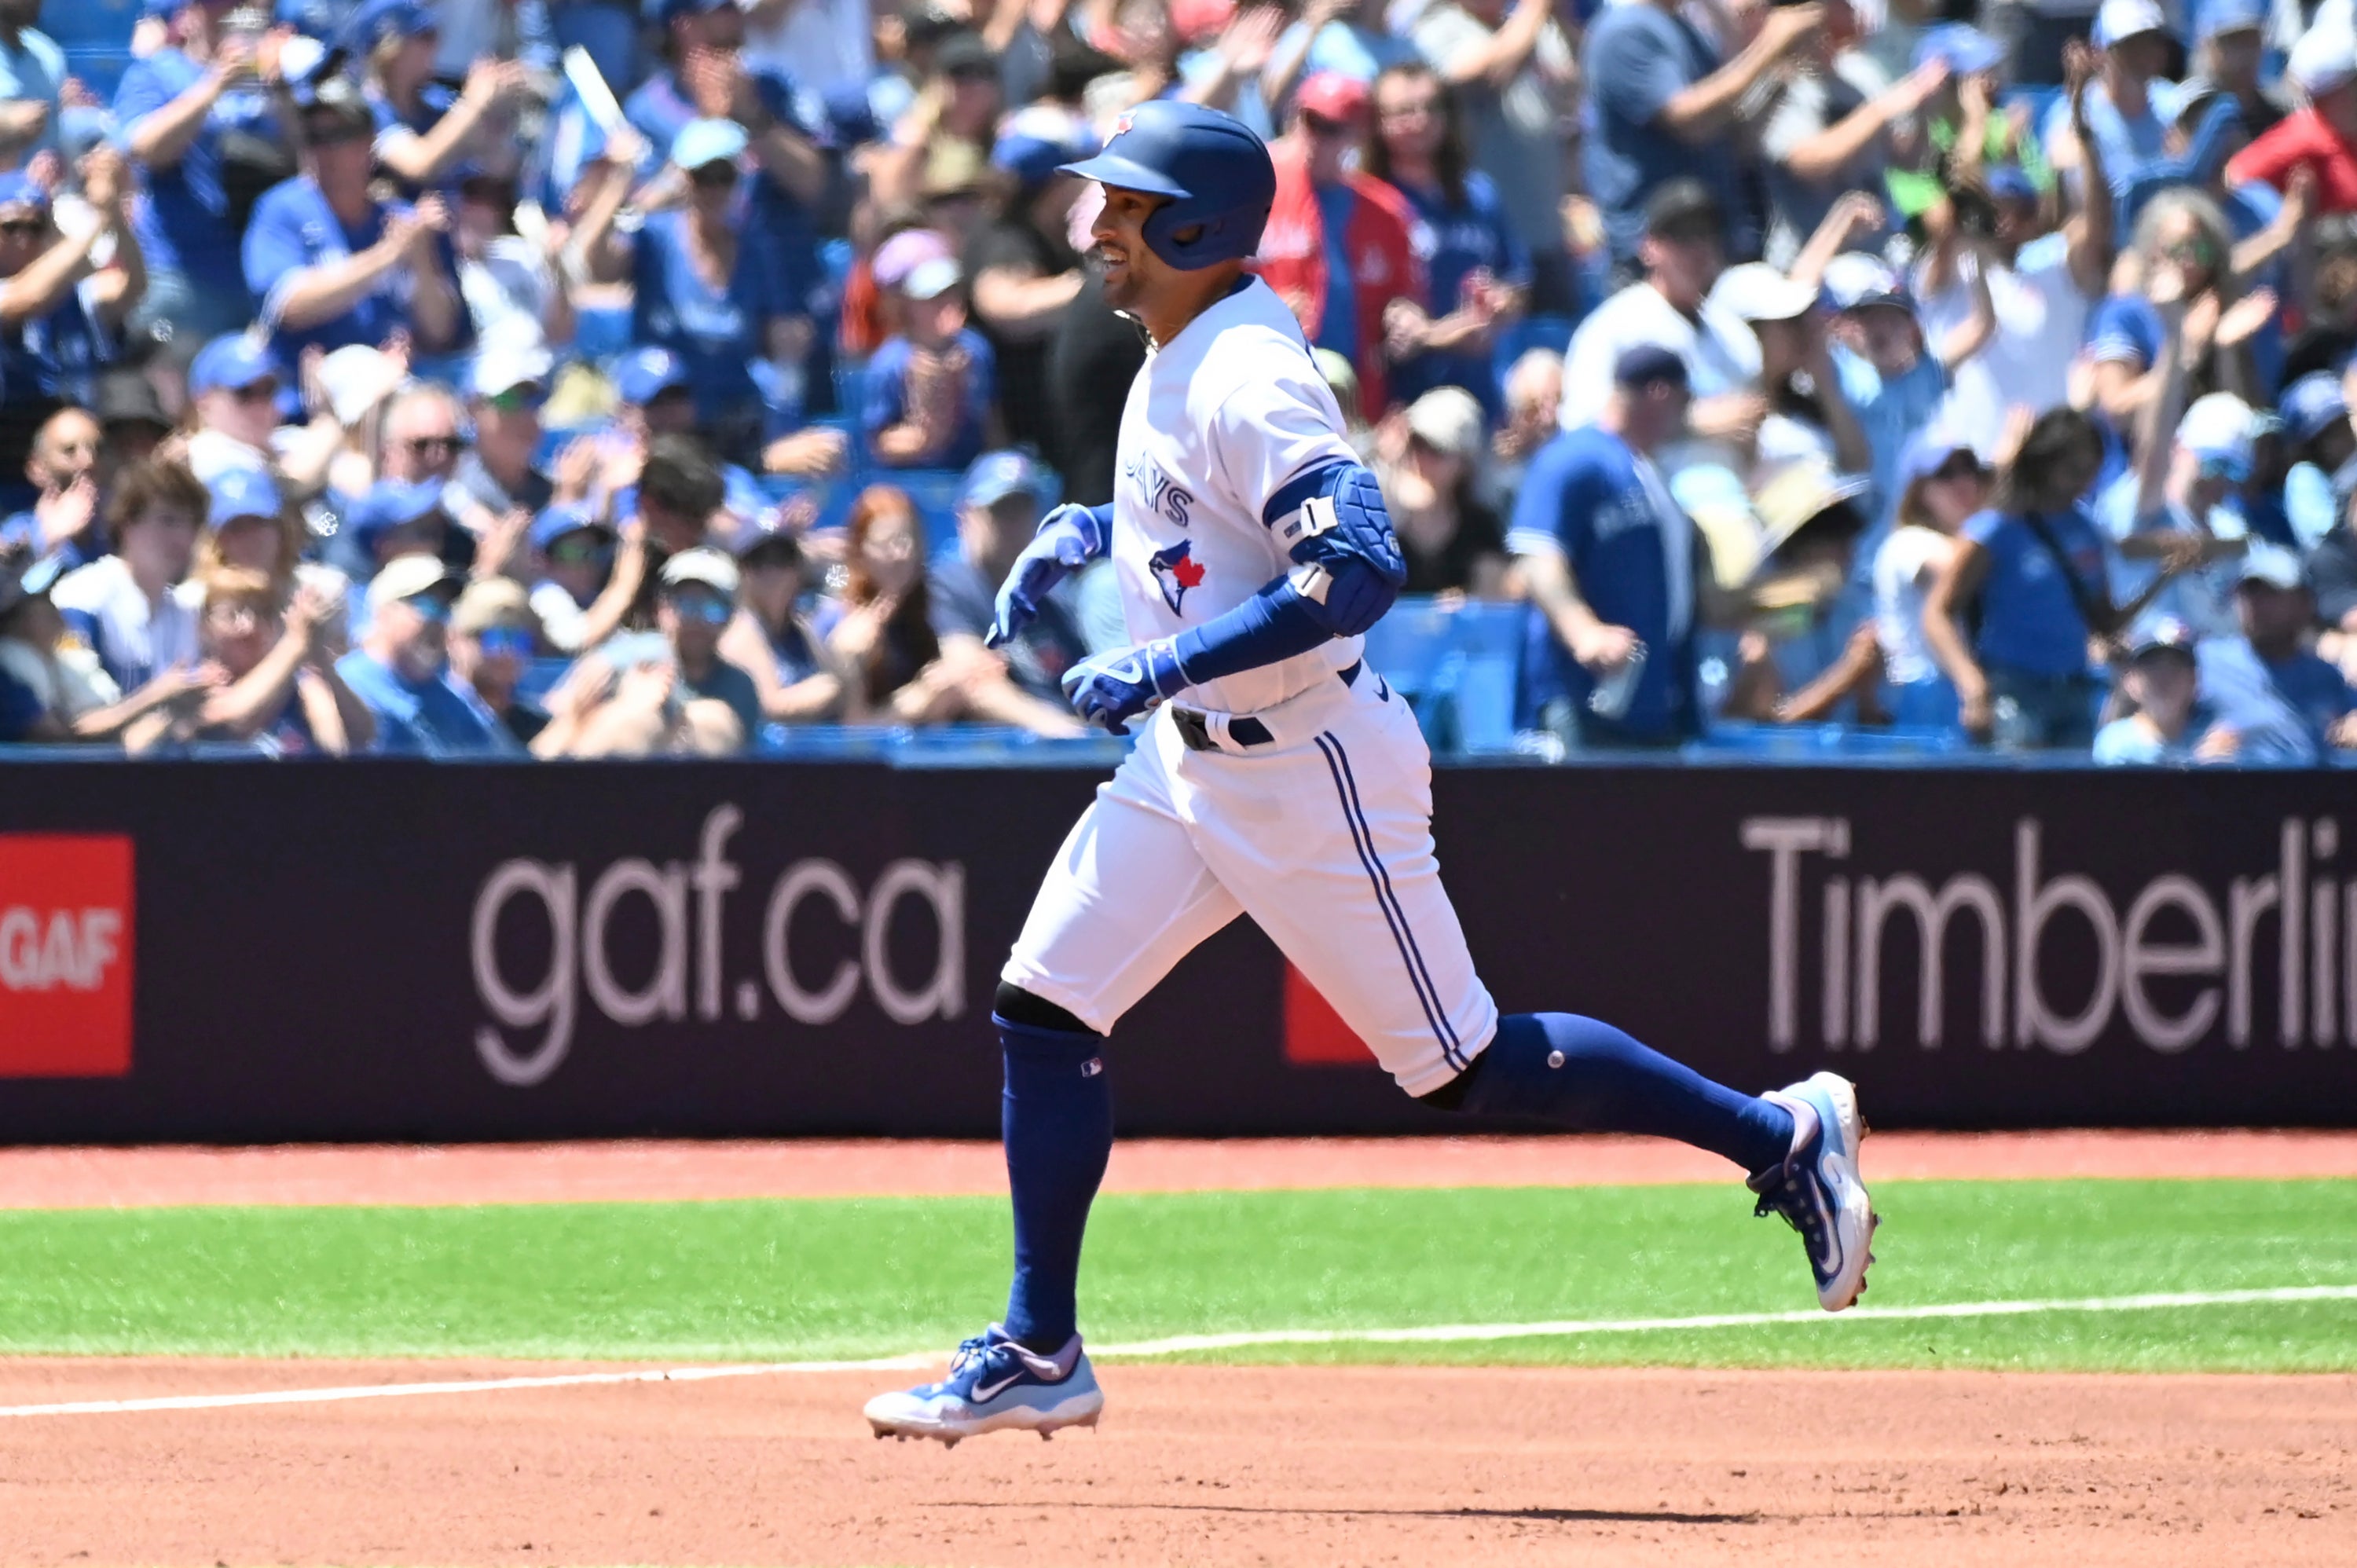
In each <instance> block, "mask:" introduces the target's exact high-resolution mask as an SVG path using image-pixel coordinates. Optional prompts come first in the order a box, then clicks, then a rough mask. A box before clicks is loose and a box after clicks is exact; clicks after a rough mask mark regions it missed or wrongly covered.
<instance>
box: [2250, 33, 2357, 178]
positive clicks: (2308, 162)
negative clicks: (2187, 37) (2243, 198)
mask: <svg viewBox="0 0 2357 1568" xmlns="http://www.w3.org/2000/svg"><path fill="white" fill-rule="evenodd" d="M2284 76H2285V80H2286V81H2289V82H2290V83H2291V85H2292V86H2293V87H2294V88H2295V89H2296V90H2297V91H2298V94H2299V99H2300V106H2299V107H2298V109H2296V110H2294V111H2293V112H2292V113H2289V114H2287V115H2286V116H2284V118H2283V119H2282V120H2281V121H2280V122H2278V123H2277V124H2276V125H2275V126H2274V128H2273V129H2271V130H2268V131H2266V133H2264V134H2261V135H2259V136H2257V137H2255V139H2253V141H2252V143H2251V145H2249V146H2247V147H2244V149H2243V150H2242V151H2241V152H2239V153H2236V154H2235V155H2234V156H2233V158H2232V159H2231V160H2229V161H2228V163H2227V165H2226V178H2227V181H2228V183H2230V184H2233V185H2244V184H2250V183H2253V182H2256V183H2258V184H2262V185H2269V186H2273V187H2274V188H2276V189H2277V190H2280V191H2289V190H2290V188H2291V182H2292V177H2293V175H2294V174H2295V173H2296V172H2297V171H2299V170H2303V169H2304V170H2306V171H2307V173H2308V177H2309V179H2311V180H2312V181H2314V182H2315V183H2314V195H2313V197H2312V198H2311V202H2312V205H2313V207H2314V209H2315V210H2316V211H2318V212H2357V32H2352V30H2351V29H2350V28H2349V27H2334V26H2318V27H2311V28H2309V31H2308V32H2307V33H2306V34H2305V35H2304V36H2303V37H2302V38H2300V40H2299V42H2298V44H2296V45H2294V46H2293V48H2292V51H2291V59H2290V62H2289V63H2288V65H2287V66H2286V68H2285V71H2284Z"/></svg>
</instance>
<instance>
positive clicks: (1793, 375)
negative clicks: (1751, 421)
mask: <svg viewBox="0 0 2357 1568" xmlns="http://www.w3.org/2000/svg"><path fill="white" fill-rule="evenodd" d="M1710 295H1711V302H1712V303H1713V304H1714V305H1716V306H1718V308H1719V309H1721V310H1723V311H1724V312H1726V314H1727V315H1728V316H1731V317H1735V318H1736V319H1738V320H1739V321H1743V322H1747V323H1749V326H1750V328H1751V331H1752V335H1753V336H1754V337H1755V338H1757V339H1758V340H1759V347H1758V349H1757V350H1756V352H1757V355H1758V358H1759V361H1760V391H1761V392H1763V393H1764V394H1765V395H1766V400H1767V411H1766V413H1765V414H1764V415H1763V416H1762V417H1761V419H1760V429H1759V434H1758V435H1756V436H1755V437H1754V443H1753V450H1754V451H1755V452H1756V454H1757V461H1758V467H1759V470H1760V474H1761V477H1762V478H1765V477H1767V476H1769V475H1771V474H1772V473H1773V472H1774V471H1775V470H1776V469H1778V468H1781V467H1783V466H1784V465H1786V464H1788V463H1798V462H1817V463H1824V464H1825V465H1827V466H1829V467H1837V468H1839V469H1841V470H1842V471H1843V472H1845V473H1852V474H1856V473H1864V472H1866V471H1867V469H1868V468H1870V467H1872V466H1873V462H1874V457H1873V453H1872V451H1871V450H1870V448H1869V447H1868V446H1867V439H1866V431H1865V429H1864V428H1863V427H1862V426H1861V425H1860V424H1858V420H1857V410H1855V409H1853V408H1852V407H1851V406H1850V403H1849V399H1848V397H1847V396H1846V394H1845V392H1844V390H1843V384H1842V379H1841V377H1840V376H1839V375H1838V374H1837V373H1836V372H1835V369H1834V363H1833V359H1832V345H1831V342H1830V341H1829V339H1828V338H1827V336H1826V331H1825V317H1824V312H1823V311H1821V310H1820V309H1818V308H1817V306H1818V297H1817V291H1816V290H1815V289H1814V288H1813V287H1811V286H1809V285H1806V284H1803V283H1799V282H1797V281H1795V280H1794V279H1792V278H1789V277H1786V276H1785V275H1784V274H1782V273H1780V272H1778V271H1777V270H1776V269H1775V268H1774V267H1771V266H1770V265H1769V264H1768V263H1765V262H1746V263H1743V265H1741V266H1739V267H1729V268H1728V269H1727V271H1726V272H1725V273H1724V274H1721V275H1720V277H1719V280H1718V282H1717V284H1716V285H1713V286H1712V288H1711V291H1710ZM1742 471H1743V470H1741V469H1738V473H1739V472H1742Z"/></svg>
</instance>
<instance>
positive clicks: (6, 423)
mask: <svg viewBox="0 0 2357 1568" xmlns="http://www.w3.org/2000/svg"><path fill="white" fill-rule="evenodd" d="M82 179H83V191H84V196H85V199H87V200H88V201H89V203H90V205H91V207H92V208H93V209H95V211H96V216H97V221H96V222H95V223H92V224H91V225H89V226H88V227H86V228H80V227H78V230H77V231H76V232H73V233H61V232H60V231H59V229H58V226H57V225H56V224H55V223H54V222H53V221H51V219H50V213H49V193H48V189H47V188H44V187H43V186H42V185H40V184H39V183H38V182H37V181H35V180H34V179H33V178H32V177H30V176H28V175H27V174H25V173H24V172H23V171H21V170H17V171H12V172H10V173H7V174H5V175H0V474H14V473H16V472H17V471H18V470H19V469H21V468H22V467H24V464H25V459H26V457H27V456H28V455H29V454H30V452H31V449H32V443H33V433H34V432H35V431H36V430H38V428H39V427H40V424H41V423H42V421H44V420H46V419H48V416H49V415H50V414H52V413H56V412H57V411H58V409H59V407H61V406H63V405H64V404H67V403H73V404H77V405H79V406H81V407H84V408H87V407H89V406H90V403H91V395H92V392H93V391H94V390H95V389H94V386H93V382H94V379H95V377H96V374H97V372H98V371H99V369H100V367H102V366H103V365H104V364H106V363H107V361H109V360H113V358H115V356H116V354H117V353H118V352H119V351H120V349H121V348H122V345H123V328H124V321H125V320H126V319H128V318H129V317H130V315H131V312H132V309H133V307H134V306H136V305H137V304H138V303H139V298H140V295H141V294H142V293H143V292H144V291H145V289H146V286H147V272H146V267H145V263H143V262H142V260H141V258H140V251H139V242H138V240H137V238H136V237H135V235H134V234H133V233H132V231H131V225H130V221H129V220H128V217H127V216H126V213H125V209H124V206H125V203H126V202H127V201H128V200H129V199H130V195H131V188H130V186H131V179H130V171H129V169H128V168H127V166H125V165H124V161H123V155H122V154H120V153H118V152H116V151H114V150H113V148H112V147H103V146H102V147H100V148H98V149H97V150H96V151H94V152H92V153H91V155H90V156H89V157H88V158H86V159H85V160H83V164H82ZM107 239H111V240H112V242H113V245H114V261H113V264H111V265H109V266H108V267H107V268H105V269H104V270H103V271H101V270H99V268H98V267H97V265H96V263H94V262H93V260H92V253H93V249H94V247H96V246H98V245H99V244H100V242H101V241H102V240H107Z"/></svg>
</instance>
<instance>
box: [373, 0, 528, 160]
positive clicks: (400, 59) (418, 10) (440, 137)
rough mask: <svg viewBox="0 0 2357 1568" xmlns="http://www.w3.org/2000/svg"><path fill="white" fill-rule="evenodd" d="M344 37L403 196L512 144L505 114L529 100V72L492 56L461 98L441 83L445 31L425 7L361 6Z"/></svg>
mask: <svg viewBox="0 0 2357 1568" xmlns="http://www.w3.org/2000/svg"><path fill="white" fill-rule="evenodd" d="M344 36H345V39H346V41H347V42H348V43H349V45H350V48H351V51H352V53H353V55H354V56H355V57H357V59H359V61H360V63H361V70H362V76H363V80H364V82H365V91H366V93H367V96H368V105H369V110H370V113H371V114H372V115H373V116H374V118H375V121H376V161H377V164H378V166H380V167H381V168H382V169H383V170H384V171H385V172H386V173H388V174H390V175H392V176H393V178H394V179H396V180H398V181H399V182H400V183H401V187H402V188H403V190H404V192H406V193H408V194H410V195H413V196H414V194H415V193H417V192H418V191H420V190H423V189H425V188H427V187H430V186H434V185H437V184H439V183H440V182H441V180H442V178H443V177H444V176H446V175H447V174H448V173H449V172H450V170H451V169H452V168H453V167H455V166H457V163H458V162H459V160H461V159H462V158H466V157H468V156H473V155H475V154H476V153H478V152H483V153H496V152H497V151H498V148H497V145H496V144H497V142H498V141H500V140H502V139H511V138H512V137H513V134H514V131H515V127H514V124H513V122H512V119H511V116H508V115H503V114H501V113H500V110H502V109H503V108H508V107H510V106H511V105H513V104H515V103H516V102H517V101H518V100H520V99H521V98H522V96H523V95H524V93H525V92H526V91H527V90H528V88H529V87H530V84H531V80H532V76H531V72H530V70H528V68H526V67H525V66H524V64H523V63H522V61H520V60H514V59H496V58H493V57H490V56H488V55H487V56H484V57H482V58H479V59H470V60H469V61H468V64H467V65H466V67H465V68H464V70H465V71H466V85H465V86H464V87H463V88H461V89H460V90H459V91H456V92H453V91H451V90H450V89H449V88H447V87H446V86H444V85H443V84H442V83H440V82H439V81H436V80H435V75H436V65H435V55H436V51H437V50H438V49H439V48H440V46H441V42H442V28H441V23H440V21H439V19H438V18H437V16H436V13H435V11H434V9H433V8H432V7H431V6H430V5H427V4H426V3H425V0H361V5H360V6H359V8H358V9H356V10H355V11H354V12H353V13H352V15H351V17H350V20H349V21H348V22H346V23H345V25H344ZM510 156H512V154H510Z"/></svg>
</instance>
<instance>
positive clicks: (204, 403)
mask: <svg viewBox="0 0 2357 1568" xmlns="http://www.w3.org/2000/svg"><path fill="white" fill-rule="evenodd" d="M283 381H284V378H283V375H282V373H281V371H280V370H279V365H278V360H277V358H276V357H275V356H274V355H273V354H272V353H271V352H270V350H269V349H268V348H267V347H265V346H264V344H263V343H262V342H261V340H260V339H258V338H255V337H253V335H252V334H250V333H246V332H231V333H229V334H228V335H226V336H224V337H220V338H214V339H213V340H212V341H211V342H210V343H208V344H206V345H205V346H204V348H203V349H200V350H199V351H198V354H197V357H196V360H195V361H194V362H193V363H191V364H190V365H189V367H188V397H189V400H190V401H191V402H192V403H195V405H196V414H197V428H196V431H195V433H194V434H192V435H190V436H189V437H188V467H190V468H192V469H194V470H195V471H196V476H197V478H199V479H210V478H212V476H213V475H215V474H218V473H220V472H221V470H223V469H224V468H266V467H271V466H272V463H273V461H274V457H273V455H272V452H271V447H270V433H271V432H272V431H273V430H274V429H276V428H277V427H278V395H279V389H280V387H281V385H282V384H283Z"/></svg>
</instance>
